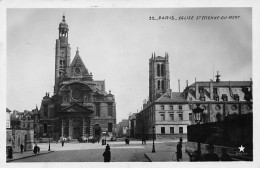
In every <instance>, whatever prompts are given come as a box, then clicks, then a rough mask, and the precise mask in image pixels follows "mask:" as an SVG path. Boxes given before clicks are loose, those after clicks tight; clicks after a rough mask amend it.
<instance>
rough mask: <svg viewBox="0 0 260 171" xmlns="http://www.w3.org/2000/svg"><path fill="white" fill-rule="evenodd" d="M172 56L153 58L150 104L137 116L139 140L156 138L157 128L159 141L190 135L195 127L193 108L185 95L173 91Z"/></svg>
mask: <svg viewBox="0 0 260 171" xmlns="http://www.w3.org/2000/svg"><path fill="white" fill-rule="evenodd" d="M169 73H170V71H169V55H168V53H165V56H164V57H161V56H156V54H155V53H153V54H152V57H151V58H150V59H149V101H147V102H146V103H145V104H143V110H141V111H140V112H139V113H138V114H136V137H137V138H141V137H146V138H152V134H153V129H152V127H153V126H155V134H156V138H175V137H179V136H182V137H183V136H186V134H187V125H189V124H191V119H190V116H191V114H190V113H191V112H192V111H191V108H190V106H189V105H188V104H187V101H186V99H185V97H184V96H183V93H179V92H172V91H171V89H170V74H169Z"/></svg>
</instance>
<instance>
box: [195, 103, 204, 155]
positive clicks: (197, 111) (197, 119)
mask: <svg viewBox="0 0 260 171" xmlns="http://www.w3.org/2000/svg"><path fill="white" fill-rule="evenodd" d="M196 106H197V107H196V108H195V109H193V110H192V111H193V113H194V119H195V122H196V123H197V125H199V124H200V122H201V120H202V118H201V116H202V114H203V111H204V109H202V108H200V104H196ZM199 128H200V127H199ZM199 133H200V129H199ZM200 137H201V136H200V135H199V140H198V141H199V142H198V153H199V154H201V150H200Z"/></svg>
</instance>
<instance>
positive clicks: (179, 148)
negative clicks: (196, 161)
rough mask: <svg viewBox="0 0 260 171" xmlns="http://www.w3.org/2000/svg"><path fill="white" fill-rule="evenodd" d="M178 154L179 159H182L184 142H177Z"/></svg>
mask: <svg viewBox="0 0 260 171" xmlns="http://www.w3.org/2000/svg"><path fill="white" fill-rule="evenodd" d="M176 155H177V161H180V160H182V144H181V142H178V144H177V152H176Z"/></svg>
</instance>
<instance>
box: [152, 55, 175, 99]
mask: <svg viewBox="0 0 260 171" xmlns="http://www.w3.org/2000/svg"><path fill="white" fill-rule="evenodd" d="M166 92H171V89H170V71H169V56H168V53H165V57H161V56H156V55H155V53H153V54H152V57H151V58H150V60H149V101H150V102H153V101H155V100H157V99H158V98H159V97H161V96H162V95H163V94H165V93H166Z"/></svg>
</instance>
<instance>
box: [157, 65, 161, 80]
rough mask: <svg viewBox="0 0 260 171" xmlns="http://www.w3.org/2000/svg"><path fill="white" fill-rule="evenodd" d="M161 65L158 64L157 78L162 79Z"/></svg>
mask: <svg viewBox="0 0 260 171" xmlns="http://www.w3.org/2000/svg"><path fill="white" fill-rule="evenodd" d="M160 75H161V73H160V64H157V76H158V77H160Z"/></svg>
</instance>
